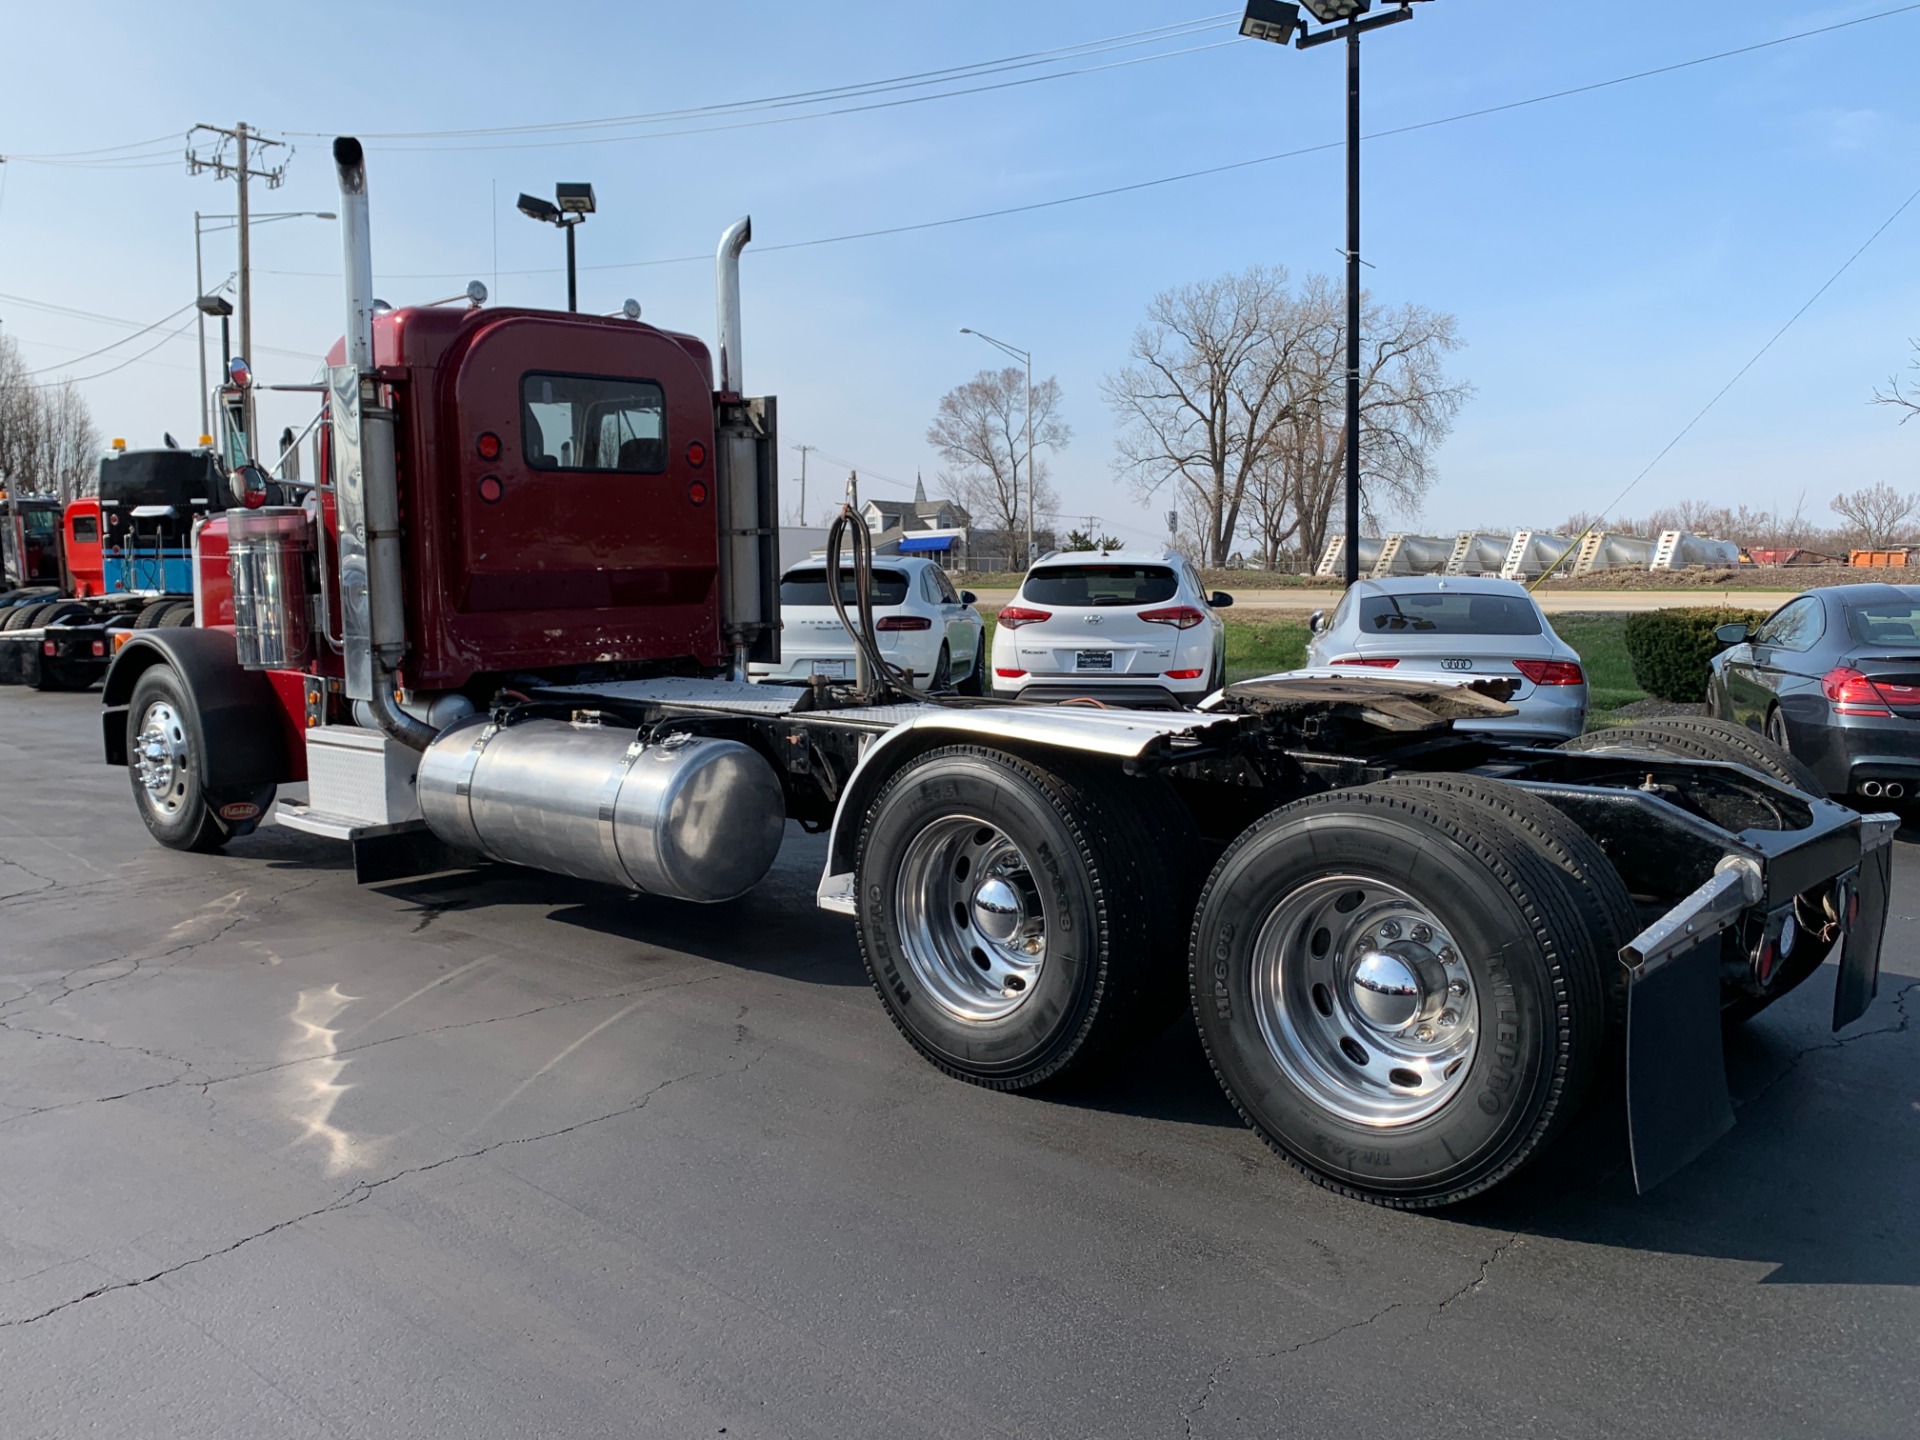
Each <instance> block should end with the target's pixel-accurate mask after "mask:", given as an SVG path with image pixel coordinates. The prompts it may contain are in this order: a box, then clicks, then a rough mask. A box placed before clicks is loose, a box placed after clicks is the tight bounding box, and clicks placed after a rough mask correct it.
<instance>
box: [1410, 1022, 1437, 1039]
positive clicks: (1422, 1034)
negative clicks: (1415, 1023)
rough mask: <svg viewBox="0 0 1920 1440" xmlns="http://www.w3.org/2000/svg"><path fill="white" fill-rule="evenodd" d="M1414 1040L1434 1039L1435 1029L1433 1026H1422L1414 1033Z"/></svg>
mask: <svg viewBox="0 0 1920 1440" xmlns="http://www.w3.org/2000/svg"><path fill="white" fill-rule="evenodd" d="M1413 1038H1414V1039H1416V1040H1431V1039H1433V1027H1432V1026H1431V1025H1422V1026H1421V1027H1420V1028H1419V1029H1418V1030H1416V1031H1414V1032H1413Z"/></svg>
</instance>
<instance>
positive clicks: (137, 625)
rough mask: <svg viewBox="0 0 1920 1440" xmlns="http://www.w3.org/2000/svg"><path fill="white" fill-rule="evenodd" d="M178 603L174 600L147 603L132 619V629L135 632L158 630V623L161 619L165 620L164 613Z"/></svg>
mask: <svg viewBox="0 0 1920 1440" xmlns="http://www.w3.org/2000/svg"><path fill="white" fill-rule="evenodd" d="M178 603H179V602H178V601H174V600H150V601H148V602H147V603H146V604H145V605H143V606H141V607H140V613H139V614H138V615H136V616H134V617H133V628H134V629H136V630H157V629H159V628H160V622H161V620H162V619H163V618H165V616H166V613H167V612H168V611H169V610H171V609H173V607H174V606H175V605H176V604H178Z"/></svg>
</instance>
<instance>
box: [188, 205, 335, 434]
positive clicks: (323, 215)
mask: <svg viewBox="0 0 1920 1440" xmlns="http://www.w3.org/2000/svg"><path fill="white" fill-rule="evenodd" d="M336 218H337V217H336V216H335V215H334V213H333V211H331V210H276V211H274V212H273V213H272V214H270V215H254V216H250V217H249V220H250V223H252V224H255V225H265V224H268V223H270V222H271V221H274V220H332V219H336ZM209 220H231V221H233V222H235V223H234V224H232V225H215V226H212V227H211V228H209V227H208V225H207V223H206V222H207V221H209ZM239 220H240V216H239V215H238V214H233V215H202V214H201V213H200V212H199V211H198V210H196V211H194V212H193V293H194V294H195V295H197V296H199V297H201V299H202V300H203V301H204V300H205V299H206V298H207V282H206V279H205V277H204V276H203V275H202V274H201V265H200V237H201V236H202V235H217V234H219V233H220V232H221V231H222V230H237V229H239V228H240V227H239ZM217 313H219V312H217V311H215V310H210V309H208V308H207V307H206V306H205V305H204V304H202V305H201V306H200V314H199V327H200V433H201V434H202V435H208V434H211V433H212V431H211V430H210V429H209V428H208V427H209V426H210V425H211V423H212V416H211V415H210V413H209V412H208V410H207V396H208V394H209V393H211V392H209V391H208V389H207V316H209V315H213V314H217ZM229 313H231V312H229ZM246 346H247V336H246V331H245V330H244V329H243V330H242V331H241V337H240V348H241V350H242V351H244V350H245V349H246ZM246 358H247V359H248V360H252V359H253V356H251V355H248V356H247V357H246ZM220 364H221V368H222V373H223V374H224V373H225V366H226V357H225V356H222V357H221V359H220Z"/></svg>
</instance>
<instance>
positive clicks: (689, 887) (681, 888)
mask: <svg viewBox="0 0 1920 1440" xmlns="http://www.w3.org/2000/svg"><path fill="white" fill-rule="evenodd" d="M419 795H420V811H421V814H422V815H424V816H425V817H426V821H427V825H428V826H429V828H431V829H432V831H433V833H434V834H436V835H438V836H439V837H440V838H441V839H442V840H444V841H446V842H447V843H448V844H449V845H453V846H456V847H459V848H461V849H465V850H477V851H479V852H480V853H481V854H483V855H487V856H490V857H491V858H493V859H495V860H504V861H506V862H508V863H509V864H513V865H530V866H533V867H534V868H536V869H540V870H553V871H558V872H559V873H560V874H562V875H574V876H578V877H579V878H580V879H583V880H600V881H604V882H605V883H607V884H609V885H619V886H622V887H624V888H626V889H629V890H641V891H645V892H646V893H647V894H650V895H668V896H673V897H675V898H677V899H681V900H698V901H701V902H704V903H709V904H710V903H713V902H715V901H720V900H731V899H733V898H734V897H735V896H737V895H741V894H743V893H745V892H746V891H747V890H750V889H751V888H752V887H753V886H754V885H756V884H757V883H759V881H760V879H761V877H762V876H764V875H765V874H766V873H767V871H768V870H769V869H770V868H771V867H772V865H773V859H774V856H775V854H776V853H778V851H779V849H780V839H781V835H782V833H783V831H784V829H785V824H786V802H785V799H784V797H783V796H782V794H781V790H780V781H779V779H778V778H777V777H776V776H775V775H774V773H773V767H772V766H771V765H769V764H768V763H767V762H766V760H764V759H763V758H762V757H761V755H760V753H759V752H758V751H757V750H754V749H753V748H751V747H750V746H747V745H742V744H740V743H739V742H738V741H734V740H717V739H712V738H709V737H706V736H697V735H687V734H673V735H669V736H667V737H666V738H665V739H663V740H661V741H659V742H658V743H656V744H652V745H643V744H641V743H640V742H639V741H638V740H637V739H636V738H635V736H634V732H633V731H631V730H624V729H620V728H617V727H615V726H603V725H579V724H571V723H569V722H567V721H564V720H527V721H524V722H522V723H520V724H518V725H507V726H496V725H495V724H493V723H492V721H490V720H489V719H488V718H487V717H486V716H484V715H475V716H473V717H471V718H470V719H467V720H464V721H461V722H460V723H459V724H456V725H454V726H453V727H452V728H451V729H449V730H447V731H445V732H444V733H443V734H441V735H440V736H439V738H437V739H436V740H435V741H434V742H433V744H431V745H430V746H428V747H427V751H426V753H425V754H424V755H422V756H421V757H420V772H419Z"/></svg>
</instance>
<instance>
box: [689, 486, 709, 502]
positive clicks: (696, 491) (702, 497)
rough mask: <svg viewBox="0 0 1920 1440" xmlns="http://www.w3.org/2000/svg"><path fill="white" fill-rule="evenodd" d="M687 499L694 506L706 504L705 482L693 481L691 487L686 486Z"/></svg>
mask: <svg viewBox="0 0 1920 1440" xmlns="http://www.w3.org/2000/svg"><path fill="white" fill-rule="evenodd" d="M687 499H689V500H691V501H692V502H693V503H694V504H696V505H704V504H706V503H707V482H706V481H704V480H695V481H694V482H693V483H692V484H691V485H689V486H687Z"/></svg>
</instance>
